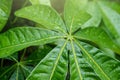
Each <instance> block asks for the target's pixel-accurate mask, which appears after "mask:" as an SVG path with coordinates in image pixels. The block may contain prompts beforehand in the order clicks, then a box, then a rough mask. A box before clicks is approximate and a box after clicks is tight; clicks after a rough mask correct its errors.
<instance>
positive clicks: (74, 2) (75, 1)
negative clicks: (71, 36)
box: [64, 0, 91, 32]
mask: <svg viewBox="0 0 120 80" xmlns="http://www.w3.org/2000/svg"><path fill="white" fill-rule="evenodd" d="M82 2H83V3H84V5H82ZM86 3H87V0H84V1H83V0H82V1H81V0H66V3H65V10H64V18H65V23H66V25H67V28H68V31H70V32H74V31H76V30H77V29H79V28H80V27H81V25H83V24H84V23H85V22H86V21H87V20H89V19H90V18H91V16H90V15H89V14H88V13H87V12H86V11H84V10H81V8H82V7H81V6H80V4H81V5H82V6H83V7H84V6H85V5H86Z"/></svg>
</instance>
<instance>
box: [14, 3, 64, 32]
mask: <svg viewBox="0 0 120 80" xmlns="http://www.w3.org/2000/svg"><path fill="white" fill-rule="evenodd" d="M15 14H16V15H17V16H18V17H22V18H26V19H29V20H32V21H34V22H36V23H39V24H42V25H43V26H44V27H46V28H48V29H52V30H58V31H62V32H65V30H66V29H65V25H64V23H63V21H62V19H61V17H60V16H59V15H58V13H56V12H55V10H53V9H52V8H50V7H49V6H46V5H33V6H29V7H25V8H23V9H21V10H19V11H17V12H16V13H15Z"/></svg>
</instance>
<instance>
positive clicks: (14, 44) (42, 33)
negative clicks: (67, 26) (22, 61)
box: [0, 27, 61, 57]
mask: <svg viewBox="0 0 120 80" xmlns="http://www.w3.org/2000/svg"><path fill="white" fill-rule="evenodd" d="M60 37H61V36H60V35H58V33H56V32H53V31H49V30H46V29H40V28H32V27H31V28H30V27H24V28H15V29H11V30H9V31H7V32H5V33H3V34H1V35H0V57H5V56H8V55H10V54H12V53H14V52H16V51H19V50H21V49H23V48H25V47H28V46H33V45H42V44H46V43H49V42H53V41H55V40H56V39H58V38H60Z"/></svg>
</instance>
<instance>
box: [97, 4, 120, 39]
mask: <svg viewBox="0 0 120 80" xmlns="http://www.w3.org/2000/svg"><path fill="white" fill-rule="evenodd" d="M99 5H100V8H101V12H102V16H103V20H104V22H105V24H106V27H107V29H108V30H109V31H110V33H111V34H112V35H113V36H114V37H115V39H120V15H119V14H118V13H117V12H116V11H114V10H112V9H111V8H109V7H107V6H105V5H104V4H102V3H99Z"/></svg>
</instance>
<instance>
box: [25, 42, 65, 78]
mask: <svg viewBox="0 0 120 80" xmlns="http://www.w3.org/2000/svg"><path fill="white" fill-rule="evenodd" d="M66 44H67V42H65V43H64V44H63V45H62V46H61V45H60V46H57V47H55V48H54V49H53V50H52V51H51V52H50V53H49V54H48V55H47V56H46V57H45V58H44V59H43V60H42V61H41V62H40V63H39V64H38V65H37V66H36V67H35V68H34V70H33V71H32V72H31V74H30V75H29V77H28V78H27V80H40V79H42V80H59V79H60V80H65V77H66V71H67V63H66V60H67V59H66V50H65V46H66Z"/></svg>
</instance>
